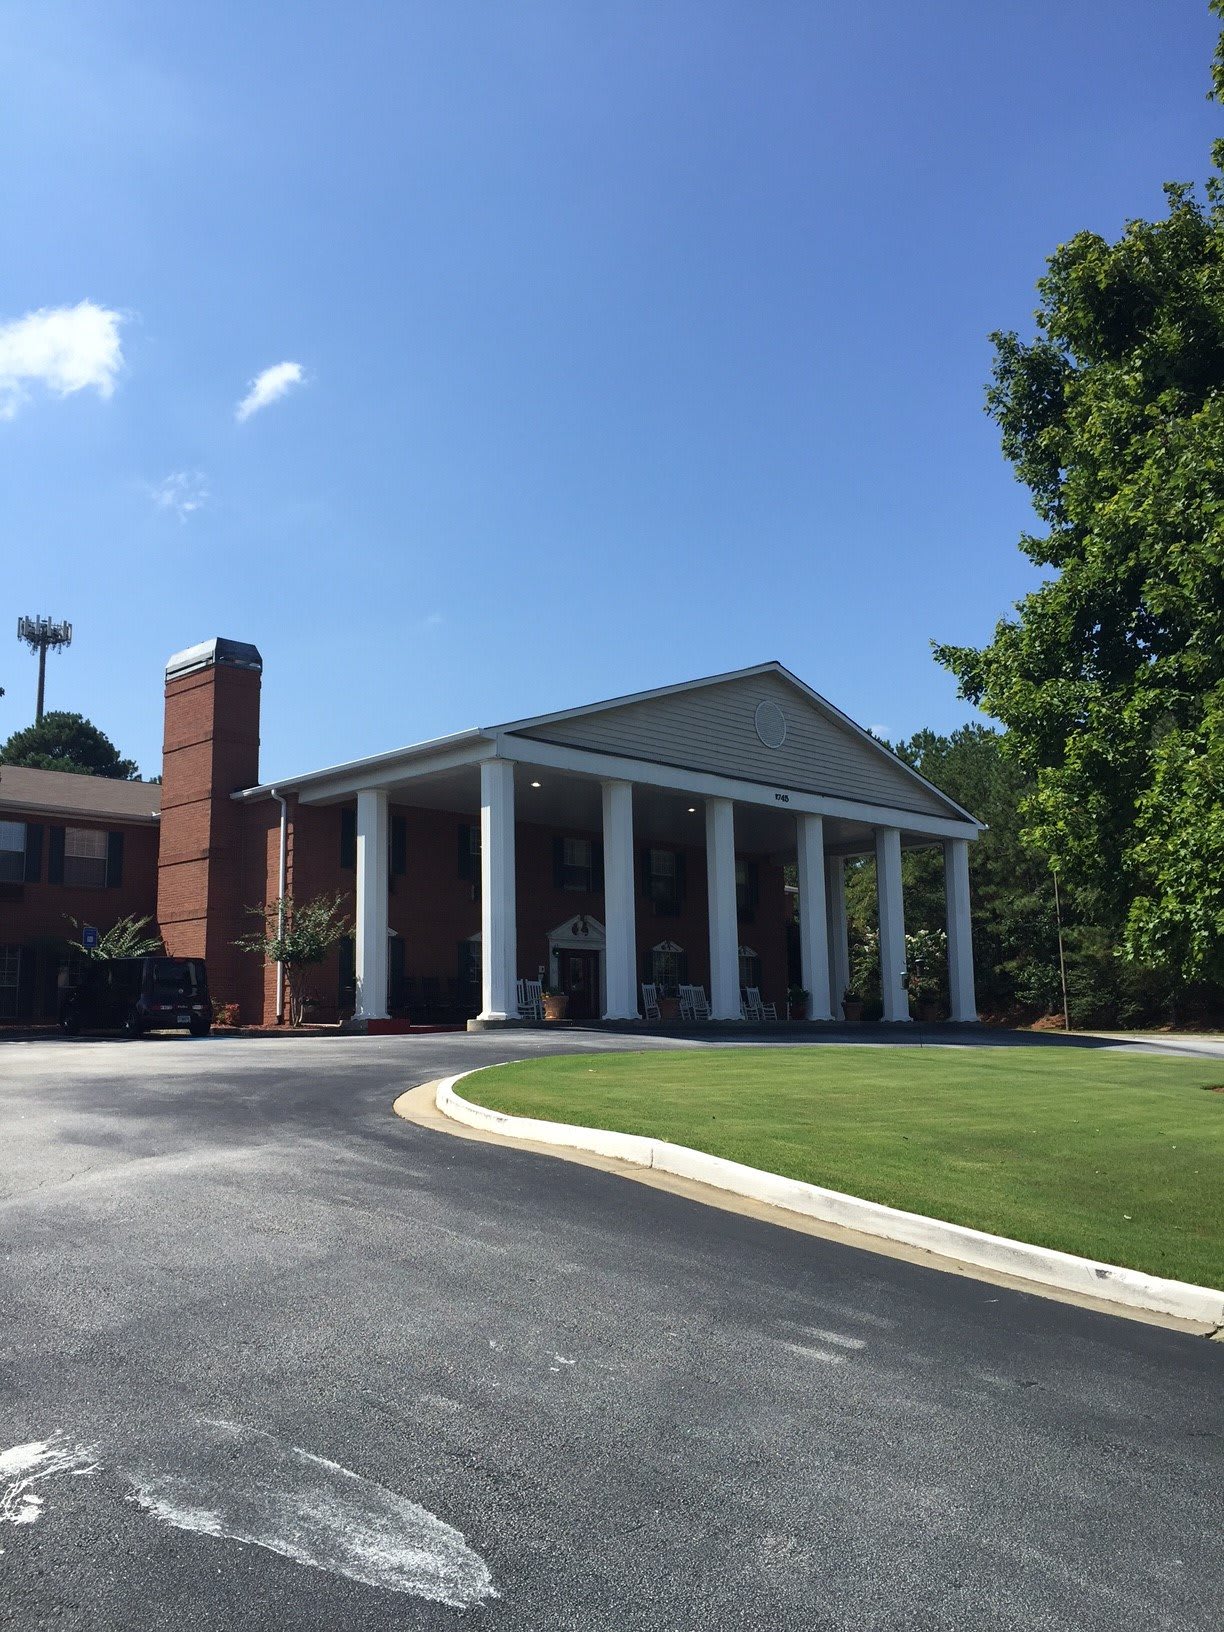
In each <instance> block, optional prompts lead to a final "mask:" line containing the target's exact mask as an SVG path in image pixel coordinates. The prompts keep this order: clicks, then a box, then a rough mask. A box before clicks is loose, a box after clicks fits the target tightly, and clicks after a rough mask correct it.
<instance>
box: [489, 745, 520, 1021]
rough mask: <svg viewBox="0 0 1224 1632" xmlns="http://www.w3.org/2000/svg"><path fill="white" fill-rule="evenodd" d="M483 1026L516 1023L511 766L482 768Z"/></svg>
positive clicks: (494, 763) (492, 763) (501, 762)
mask: <svg viewBox="0 0 1224 1632" xmlns="http://www.w3.org/2000/svg"><path fill="white" fill-rule="evenodd" d="M480 941H481V947H480V953H481V984H482V988H483V990H482V1007H481V1010H480V1018H481V1019H482V1020H517V1019H518V914H517V912H516V910H515V900H514V765H513V762H512V761H510V760H508V759H484V760H481V762H480Z"/></svg>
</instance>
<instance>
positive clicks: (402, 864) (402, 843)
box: [391, 816, 408, 874]
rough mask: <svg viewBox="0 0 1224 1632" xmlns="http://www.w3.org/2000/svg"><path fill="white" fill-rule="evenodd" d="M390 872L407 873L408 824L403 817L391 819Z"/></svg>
mask: <svg viewBox="0 0 1224 1632" xmlns="http://www.w3.org/2000/svg"><path fill="white" fill-rule="evenodd" d="M391 871H392V873H393V874H395V873H399V874H403V873H406V872H407V871H408V823H407V821H406V820H405V818H404V817H403V816H392V818H391Z"/></svg>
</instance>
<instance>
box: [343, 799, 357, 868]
mask: <svg viewBox="0 0 1224 1632" xmlns="http://www.w3.org/2000/svg"><path fill="white" fill-rule="evenodd" d="M340 865H341V867H356V865H357V812H356V811H355V810H353V809H352V807H351V806H347V805H346V806H345V808H344V809H343V810H342V811H341V812H340Z"/></svg>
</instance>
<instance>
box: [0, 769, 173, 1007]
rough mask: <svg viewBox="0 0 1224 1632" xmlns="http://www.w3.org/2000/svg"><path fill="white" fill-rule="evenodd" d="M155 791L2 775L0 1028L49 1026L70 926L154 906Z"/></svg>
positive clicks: (19, 773)
mask: <svg viewBox="0 0 1224 1632" xmlns="http://www.w3.org/2000/svg"><path fill="white" fill-rule="evenodd" d="M160 803H161V789H160V788H159V787H158V786H157V784H156V783H155V782H113V781H110V780H109V779H108V778H106V777H100V776H71V775H69V774H68V773H67V772H65V771H35V770H26V769H24V768H22V767H20V766H17V765H2V766H0V1020H18V1019H54V1018H55V1015H56V1013H57V1012H58V985H59V981H60V978H61V975H62V974H63V973H64V972H65V970H66V968H67V962H68V956H67V946H66V937H67V936H69V935H72V934H73V933H74V932H73V930H72V927H71V925H70V923H69V922H68V920H69V918H75V919H76V920H77V921H78V922H79V923H89V924H101V925H102V926H103V927H109V926H110V925H111V924H113V923H114V922H115V921H116V919H119V918H124V917H126V916H128V914H130V913H135V914H137V915H138V916H141V917H143V916H144V915H145V914H148V915H150V916H151V915H152V914H153V913H154V911H155V909H156V905H157V844H158V819H157V816H158V808H159V806H160Z"/></svg>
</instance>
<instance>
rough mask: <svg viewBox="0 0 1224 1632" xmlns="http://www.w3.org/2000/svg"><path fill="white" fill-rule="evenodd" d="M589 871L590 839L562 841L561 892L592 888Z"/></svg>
mask: <svg viewBox="0 0 1224 1632" xmlns="http://www.w3.org/2000/svg"><path fill="white" fill-rule="evenodd" d="M591 869H592V860H591V841H590V839H562V840H561V888H562V889H563V890H583V891H587V890H590V889H591V887H592V878H591Z"/></svg>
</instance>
